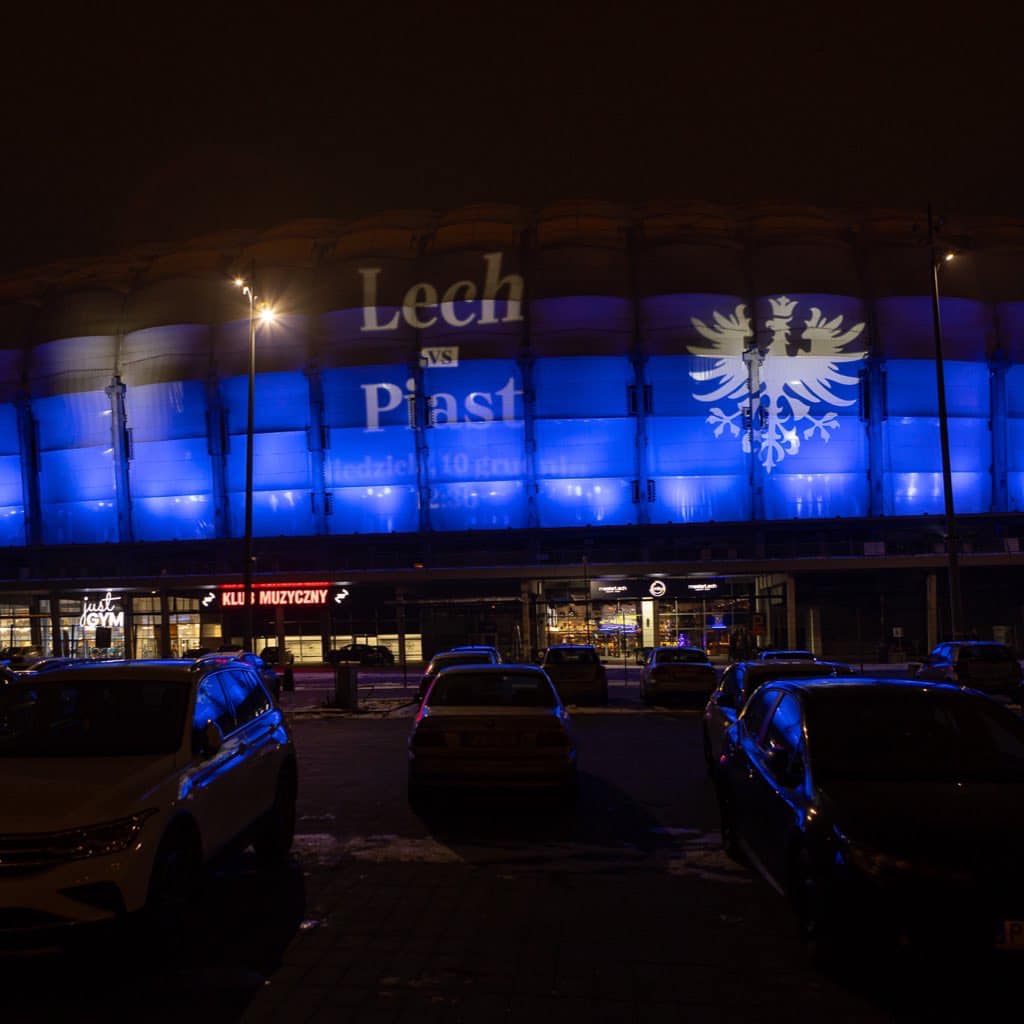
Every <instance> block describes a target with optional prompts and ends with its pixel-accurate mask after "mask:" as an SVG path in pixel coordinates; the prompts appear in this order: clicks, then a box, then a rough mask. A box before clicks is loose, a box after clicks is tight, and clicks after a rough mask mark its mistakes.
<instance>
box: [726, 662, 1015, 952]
mask: <svg viewBox="0 0 1024 1024" xmlns="http://www.w3.org/2000/svg"><path fill="white" fill-rule="evenodd" d="M716 789H717V794H718V800H719V808H720V812H721V820H722V835H723V839H724V842H725V844H726V847H727V849H729V850H730V851H731V852H733V853H734V854H737V855H739V856H741V857H743V858H745V859H747V860H748V861H749V862H750V863H751V864H752V865H753V866H754V867H755V868H756V869H757V870H758V871H759V872H760V873H761V874H763V875H764V876H765V877H766V878H767V879H769V880H770V881H771V882H772V884H773V885H774V886H775V887H776V888H777V889H779V890H780V891H782V892H784V893H786V894H787V895H788V897H789V899H790V901H791V903H792V905H793V907H794V909H795V911H796V913H797V915H798V917H799V920H800V923H801V927H802V930H803V933H804V936H805V938H806V939H807V940H808V942H810V944H811V946H812V949H813V950H815V951H817V952H819V953H828V952H837V951H839V950H840V949H843V948H844V947H848V948H850V949H854V948H857V947H858V946H859V948H861V949H866V948H872V947H876V946H877V943H878V940H879V939H885V938H889V939H898V940H899V941H901V942H905V941H910V942H911V943H913V942H915V941H916V942H922V943H927V942H933V941H934V942H937V943H939V944H940V947H939V948H941V949H943V950H944V951H947V952H948V951H950V950H953V949H959V947H960V946H973V947H976V948H979V949H984V948H992V946H993V945H995V946H1002V947H1003V948H1016V949H1024V924H1022V922H1024V887H1022V886H1021V884H1020V865H1021V859H1022V855H1024V819H1022V817H1021V813H1020V807H1021V802H1020V801H1021V793H1022V791H1024V722H1022V721H1021V719H1020V718H1019V717H1018V716H1017V715H1015V714H1014V713H1013V712H1011V711H1009V710H1008V709H1007V708H1005V707H1003V706H1001V705H999V704H998V703H997V702H995V701H992V700H989V699H988V698H986V697H984V696H983V695H981V694H978V693H976V692H973V691H969V690H962V689H959V688H957V687H954V686H949V685H944V684H937V683H922V682H920V681H912V680H897V679H863V678H862V679H859V680H846V681H842V682H839V681H835V680H832V681H829V680H821V679H819V680H784V681H778V682H772V683H768V684H766V685H765V686H763V687H762V688H761V689H759V690H758V691H757V692H756V693H755V694H754V695H753V696H752V697H751V698H750V700H749V701H748V702H747V706H746V708H745V709H744V711H743V713H742V714H741V715H740V717H739V719H738V720H737V721H736V722H734V723H732V724H731V725H730V726H729V728H728V729H727V731H726V737H725V744H724V748H723V753H722V758H721V762H720V767H719V771H718V773H717V776H716Z"/></svg>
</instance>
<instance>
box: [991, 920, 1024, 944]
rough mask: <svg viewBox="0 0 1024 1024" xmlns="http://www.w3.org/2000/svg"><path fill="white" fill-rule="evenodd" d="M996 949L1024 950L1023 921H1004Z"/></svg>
mask: <svg viewBox="0 0 1024 1024" xmlns="http://www.w3.org/2000/svg"><path fill="white" fill-rule="evenodd" d="M996 947H997V948H998V949H1020V950H1024V921H1004V922H1003V930H1002V932H1001V933H1000V935H999V939H998V941H997V942H996Z"/></svg>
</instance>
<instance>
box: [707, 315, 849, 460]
mask: <svg viewBox="0 0 1024 1024" xmlns="http://www.w3.org/2000/svg"><path fill="white" fill-rule="evenodd" d="M769 301H770V302H771V307H772V316H771V318H770V319H769V320H766V321H765V327H766V328H767V329H768V330H769V331H770V332H771V341H770V342H769V344H768V346H767V348H766V349H764V350H761V349H759V348H758V347H757V344H756V341H755V337H754V331H753V330H752V329H751V324H750V320H749V318H748V317H747V307H746V306H745V305H742V304H741V305H738V306H737V307H736V309H735V311H734V312H733V314H732V316H722V314H721V313H718V312H716V313H715V314H714V321H715V322H714V326H713V327H708V326H707V324H705V323H704V322H703V321H702V320H698V319H697V318H696V317H693V318H692V321H693V326H694V327H695V328H696V329H697V332H698V333H699V334H700V335H701V337H703V338H706V339H707V340H708V341H709V342H711V343H712V345H713V347H711V348H705V347H703V346H697V345H690V346H688V347H689V350H690V352H691V353H692V354H693V355H697V356H702V357H703V358H705V359H710V360H713V363H712V365H711V367H710V368H709V369H707V370H694V371H692V372H691V373H690V376H691V377H692V378H693V379H694V380H697V381H701V382H703V381H712V382H713V385H712V389H711V390H710V391H708V392H706V393H704V394H696V393H694V396H693V397H694V398H696V399H698V400H699V401H701V402H718V401H723V400H724V401H726V402H735V403H736V404H735V408H734V411H733V412H731V413H726V412H725V411H724V410H723V409H722V407H721V406H717V405H716V406H712V407H711V414H710V415H709V416H708V418H707V420H706V422H707V423H710V424H712V425H713V426H714V428H715V429H714V436H715V437H721V436H722V433H723V431H725V430H726V429H728V430H729V433H730V435H731V436H732V437H739V436H740V435H741V434H742V439H743V440H742V443H743V450H744V451H745V452H749V451H750V450H751V444H752V443H753V444H754V446H755V447H756V448H757V457H758V459H759V460H760V462H761V464H762V465H763V466H764V468H765V470H766V471H767V472H768V473H770V472H771V471H772V469H773V468H774V467H775V466H777V465H778V464H779V463H780V462H781V461H782V460H783V459H784V458H785V457H786V456H787V455H796V454H797V453H798V452H799V451H800V433H799V431H798V429H797V428H798V426H799V424H801V423H805V424H807V427H806V429H805V430H804V431H803V438H804V440H805V441H806V440H809V439H810V438H811V437H813V436H814V434H815V433H817V434H819V435H820V436H821V438H822V440H823V441H826V442H827V441H828V439H829V438H830V437H831V435H832V432H833V431H836V430H838V429H839V425H840V424H839V417H838V416H837V415H836V414H835V413H834V412H825V413H824V414H823V415H821V416H813V415H811V409H812V407H813V406H816V405H820V404H822V403H825V404H827V405H832V406H850V405H855V404H856V402H857V399H856V398H855V397H854V398H844V397H842V395H841V394H837V393H836V392H835V391H834V390H833V389H834V388H835V387H836V386H844V387H849V386H850V385H855V384H857V382H858V378H857V377H852V376H849V375H848V374H846V373H843V372H842V371H843V369H844V368H845V366H846V364H850V363H857V362H860V361H861V360H862V359H864V358H865V357H866V355H867V353H866V352H865V351H864V350H863V349H861V350H860V351H852V352H851V351H846V349H847V347H848V346H849V345H851V343H852V342H853V341H855V340H856V339H857V338H858V337H859V336H860V334H861V332H862V331H863V330H864V324H863V323H859V324H853V325H852V326H851V327H849V328H848V329H847V330H845V331H844V330H843V327H842V324H843V317H842V316H837V317H835V318H834V319H833V320H826V319H825V317H824V316H823V315H822V312H821V310H820V309H818V308H817V307H816V306H812V307H811V315H810V318H809V319H807V320H804V321H803V323H804V330H803V333H802V334H801V335H800V337H799V338H798V339H796V340H791V339H790V336H789V333H790V322H791V321H792V319H793V311H794V309H795V308H796V305H797V304H796V302H794V301H793V300H792V299H789V298H787V297H786V296H785V295H780V296H778V297H777V298H774V299H770V300H769ZM744 414H746V416H744ZM737 419H739V420H740V423H737V422H736V421H737Z"/></svg>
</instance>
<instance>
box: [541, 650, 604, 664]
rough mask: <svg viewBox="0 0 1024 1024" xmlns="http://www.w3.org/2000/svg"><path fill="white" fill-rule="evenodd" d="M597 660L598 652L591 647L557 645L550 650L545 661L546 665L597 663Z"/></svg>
mask: <svg viewBox="0 0 1024 1024" xmlns="http://www.w3.org/2000/svg"><path fill="white" fill-rule="evenodd" d="M597 660H598V658H597V652H596V651H593V650H591V649H590V648H589V647H581V648H571V647H561V648H557V647H556V648H552V649H551V650H549V651H548V653H547V656H546V657H545V659H544V663H545V664H546V665H595V664H597Z"/></svg>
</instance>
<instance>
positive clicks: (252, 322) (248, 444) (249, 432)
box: [243, 277, 256, 651]
mask: <svg viewBox="0 0 1024 1024" xmlns="http://www.w3.org/2000/svg"><path fill="white" fill-rule="evenodd" d="M245 291H246V292H247V293H248V295H249V409H248V418H247V420H246V431H245V551H244V554H243V558H244V561H245V564H244V566H243V573H244V587H243V590H244V597H243V600H244V607H245V637H244V640H243V646H244V647H245V649H246V650H247V651H251V650H253V643H254V637H253V614H252V569H253V557H252V467H253V418H254V410H255V404H256V403H255V392H256V297H255V294H254V292H255V285H254V283H253V280H252V278H251V277H250V279H249V285H248V287H247V288H246V289H245Z"/></svg>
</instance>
